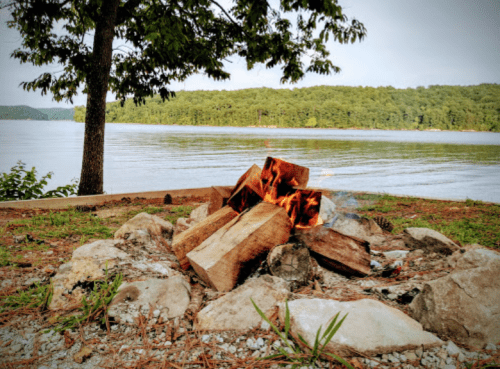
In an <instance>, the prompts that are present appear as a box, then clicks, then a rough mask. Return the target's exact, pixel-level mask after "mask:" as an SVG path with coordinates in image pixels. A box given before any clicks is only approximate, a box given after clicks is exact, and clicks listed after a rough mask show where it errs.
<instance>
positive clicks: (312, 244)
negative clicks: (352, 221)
mask: <svg viewBox="0 0 500 369" xmlns="http://www.w3.org/2000/svg"><path fill="white" fill-rule="evenodd" d="M295 237H296V238H297V239H298V240H299V241H301V242H303V243H304V244H305V245H306V246H307V247H309V249H310V250H311V252H312V256H313V257H315V258H316V259H317V260H318V262H320V264H323V265H324V266H326V267H327V268H329V269H332V270H334V271H337V272H340V273H342V274H347V275H355V276H361V277H364V276H366V275H368V274H369V273H370V247H369V243H368V242H367V241H364V240H362V239H360V238H357V237H351V236H347V235H345V234H342V233H340V232H337V231H334V230H333V229H331V228H326V227H323V226H316V227H313V228H306V229H297V230H296V231H295Z"/></svg>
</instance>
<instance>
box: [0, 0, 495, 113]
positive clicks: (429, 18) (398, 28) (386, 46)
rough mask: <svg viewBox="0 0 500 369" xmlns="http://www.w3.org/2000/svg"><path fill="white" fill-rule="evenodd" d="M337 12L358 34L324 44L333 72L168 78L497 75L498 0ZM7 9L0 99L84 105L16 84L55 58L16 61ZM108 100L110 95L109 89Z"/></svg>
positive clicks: (360, 81) (0, 30) (237, 68)
mask: <svg viewBox="0 0 500 369" xmlns="http://www.w3.org/2000/svg"><path fill="white" fill-rule="evenodd" d="M339 4H340V5H341V6H342V7H343V8H344V13H345V14H346V15H347V16H348V17H350V18H353V17H354V18H356V19H358V20H359V21H361V22H362V23H364V25H365V27H366V29H367V37H366V38H365V39H364V40H363V41H362V42H356V43H355V44H348V45H340V44H338V43H335V42H334V41H333V40H331V41H329V42H328V44H327V46H328V50H329V51H330V52H331V56H330V57H331V60H332V62H333V63H334V64H335V65H337V66H339V67H340V68H341V72H340V73H338V74H331V75H329V76H321V75H316V74H313V73H308V74H306V76H305V78H304V79H303V80H301V81H300V82H299V83H296V84H280V77H281V73H282V71H281V69H280V67H279V66H277V67H275V68H273V69H266V68H265V66H264V65H262V64H260V65H256V66H255V68H254V69H252V70H250V71H248V70H247V68H246V63H245V62H244V60H242V59H240V58H237V57H234V58H232V59H230V61H231V63H226V65H227V70H228V71H229V72H230V73H231V79H230V80H229V81H222V82H221V81H213V80H211V79H209V78H208V77H206V76H203V75H194V76H191V77H190V78H188V79H187V80H186V81H185V82H183V83H176V84H172V85H171V86H170V88H171V89H173V90H174V91H179V90H189V91H192V90H238V89H246V88H258V87H269V88H302V87H311V86H319V85H327V86H372V87H378V86H393V87H395V88H416V87H418V86H424V87H427V86H430V85H462V86H466V85H477V84H480V83H500V0H418V1H416V0H352V1H351V0H345V1H342V0H340V1H339ZM8 18H9V14H8V12H6V11H5V10H2V11H0V86H1V89H0V105H29V106H31V107H35V108H45V107H61V108H68V107H72V106H79V105H85V102H86V95H84V94H82V93H80V94H79V95H78V96H76V97H75V98H74V100H73V104H70V103H69V102H62V103H58V102H56V101H54V100H53V99H52V96H50V95H45V96H42V95H41V93H40V91H35V92H26V91H23V89H22V87H19V84H20V83H21V82H23V81H31V80H33V79H34V78H36V77H37V76H39V75H40V74H42V73H44V72H47V71H48V72H55V71H57V70H60V69H61V66H57V65H56V66H45V67H34V66H32V65H31V64H20V63H19V60H17V59H13V58H10V54H11V53H12V51H13V50H14V49H16V48H18V47H19V46H20V45H21V41H22V40H21V37H20V35H19V33H18V32H17V31H15V30H12V29H9V28H8V27H7V25H6V23H5V22H6V21H7V20H8ZM107 100H108V101H113V100H115V99H114V96H113V95H112V94H111V93H109V94H108V99H107Z"/></svg>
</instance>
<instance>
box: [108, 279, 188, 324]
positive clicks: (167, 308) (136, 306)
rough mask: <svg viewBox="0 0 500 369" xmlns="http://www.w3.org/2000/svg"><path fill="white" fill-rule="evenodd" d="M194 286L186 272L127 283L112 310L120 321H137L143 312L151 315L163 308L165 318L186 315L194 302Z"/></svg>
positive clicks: (110, 314)
mask: <svg viewBox="0 0 500 369" xmlns="http://www.w3.org/2000/svg"><path fill="white" fill-rule="evenodd" d="M190 294H191V286H190V285H189V283H188V282H186V280H185V279H184V278H183V277H182V276H174V277H171V278H168V279H155V278H152V279H148V280H146V281H137V282H131V283H123V284H122V285H121V286H120V288H119V289H118V294H117V295H116V296H115V297H114V298H113V301H112V302H111V304H110V307H109V311H108V314H109V316H111V317H114V318H116V319H118V320H120V321H124V322H127V323H134V322H135V320H134V318H137V317H138V316H139V314H142V315H145V316H148V314H149V311H150V309H152V311H155V310H159V311H160V314H159V316H158V317H162V318H163V319H164V320H165V319H170V318H175V317H178V316H182V315H184V312H185V311H186V309H187V307H188V305H189V302H190Z"/></svg>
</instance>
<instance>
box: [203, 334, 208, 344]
mask: <svg viewBox="0 0 500 369" xmlns="http://www.w3.org/2000/svg"><path fill="white" fill-rule="evenodd" d="M209 341H210V335H209V334H204V335H203V336H201V342H203V343H208V342H209Z"/></svg>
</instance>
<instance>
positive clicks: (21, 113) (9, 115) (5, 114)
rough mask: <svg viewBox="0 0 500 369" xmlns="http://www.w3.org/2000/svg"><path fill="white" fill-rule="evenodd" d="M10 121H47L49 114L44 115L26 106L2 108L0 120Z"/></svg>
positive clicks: (0, 109) (0, 108)
mask: <svg viewBox="0 0 500 369" xmlns="http://www.w3.org/2000/svg"><path fill="white" fill-rule="evenodd" d="M3 119H5V120H9V119H23V120H26V119H31V120H47V119H48V117H47V114H44V113H42V112H41V111H39V110H37V109H33V108H30V107H29V106H26V105H17V106H0V120H3Z"/></svg>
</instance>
